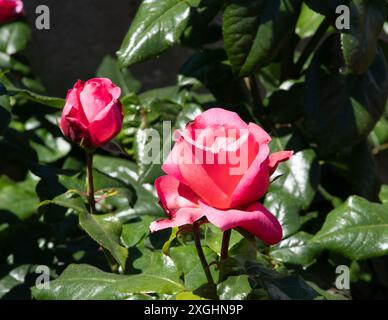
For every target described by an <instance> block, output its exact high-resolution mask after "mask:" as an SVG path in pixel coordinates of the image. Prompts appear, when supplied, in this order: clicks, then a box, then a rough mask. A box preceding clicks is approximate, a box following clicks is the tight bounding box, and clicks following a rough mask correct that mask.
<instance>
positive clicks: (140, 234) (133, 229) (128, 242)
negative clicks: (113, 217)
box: [120, 216, 155, 248]
mask: <svg viewBox="0 0 388 320" xmlns="http://www.w3.org/2000/svg"><path fill="white" fill-rule="evenodd" d="M154 220H155V218H153V217H147V216H145V217H141V218H140V220H139V221H135V222H131V223H127V224H124V225H123V230H122V233H121V238H120V239H121V242H122V243H123V244H124V245H125V246H126V247H127V248H131V247H133V246H135V245H137V244H138V243H139V242H140V241H141V240H142V239H143V238H144V237H145V236H146V235H148V234H149V232H150V224H151V222H152V221H154Z"/></svg>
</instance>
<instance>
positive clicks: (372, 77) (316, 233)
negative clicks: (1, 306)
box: [0, 0, 388, 300]
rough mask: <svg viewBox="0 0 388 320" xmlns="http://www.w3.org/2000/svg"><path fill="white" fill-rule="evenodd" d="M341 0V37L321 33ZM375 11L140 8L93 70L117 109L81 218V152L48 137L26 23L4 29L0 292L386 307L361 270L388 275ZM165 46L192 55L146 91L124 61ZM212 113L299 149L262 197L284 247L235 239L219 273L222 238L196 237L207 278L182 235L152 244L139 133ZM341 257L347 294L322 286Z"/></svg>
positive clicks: (369, 6)
mask: <svg viewBox="0 0 388 320" xmlns="http://www.w3.org/2000/svg"><path fill="white" fill-rule="evenodd" d="M342 3H346V4H348V5H349V6H350V9H351V29H350V30H343V31H339V30H337V29H336V28H335V25H334V23H335V19H336V14H335V8H336V6H337V5H339V4H342ZM384 3H385V2H383V1H374V0H348V1H337V0H330V1H322V0H319V1H316V0H304V1H302V0H231V1H221V0H185V1H181V0H157V1H156V0H146V1H143V2H142V3H141V5H140V8H139V9H138V11H137V14H136V17H135V19H134V21H133V22H132V25H131V26H130V28H129V31H128V34H127V35H126V37H125V39H124V41H123V44H122V46H121V48H120V50H119V51H118V53H117V59H116V58H115V57H112V56H107V57H106V58H105V59H104V60H103V61H102V63H101V65H100V67H99V68H98V70H97V71H96V75H98V76H100V77H109V78H111V79H112V80H113V82H115V83H116V84H117V85H119V86H120V87H121V88H122V92H123V95H122V98H121V101H122V103H123V105H124V110H125V118H124V126H123V130H122V132H121V133H120V134H119V136H118V137H117V139H116V141H114V142H112V143H111V144H109V145H107V146H105V147H104V148H103V149H101V150H99V151H98V155H96V157H95V161H94V170H95V172H94V174H95V184H96V197H97V199H98V203H97V210H98V215H90V214H89V213H88V212H87V205H86V197H85V172H84V170H85V169H84V168H85V162H84V158H83V154H82V152H81V150H80V149H79V148H77V147H75V146H71V145H70V144H69V143H68V142H67V141H66V140H65V139H64V138H63V137H62V135H61V132H60V130H59V128H58V126H57V118H58V116H59V114H58V113H59V112H60V110H61V108H62V107H63V105H64V100H63V99H62V98H56V97H48V96H47V95H45V90H44V87H43V86H42V84H41V83H40V82H39V81H38V80H37V79H36V78H35V77H34V76H33V74H32V72H31V68H30V67H29V66H28V63H26V62H25V61H26V59H25V57H23V50H24V49H25V47H26V45H27V43H28V42H29V40H30V33H31V32H30V30H29V27H28V25H27V24H26V22H24V21H17V22H12V23H8V24H4V25H1V26H0V154H1V159H0V170H1V176H0V273H1V275H0V297H1V298H4V299H11V298H27V299H28V298H30V297H31V293H32V297H33V298H34V299H142V300H143V299H145V300H147V299H344V298H346V297H347V298H348V297H353V298H365V297H364V296H362V295H360V293H359V292H358V291H357V290H354V288H357V286H358V285H359V284H360V283H362V284H363V285H367V286H369V287H370V288H372V289H373V290H374V292H375V296H376V297H381V296H385V297H387V296H388V287H387V283H388V279H386V278H384V277H386V273H383V272H380V269H379V268H381V267H378V264H377V263H375V262H376V260H375V258H377V257H380V260H379V262H380V264H379V265H380V266H381V264H383V265H384V266H385V268H386V267H387V265H388V260H387V253H388V249H387V248H388V231H387V230H388V228H387V226H388V208H387V203H388V196H387V195H388V191H387V190H388V186H386V185H382V183H381V181H380V180H379V178H378V173H377V167H376V163H375V156H376V155H379V154H381V153H383V152H384V149H386V146H387V143H388V104H387V95H388V68H387V62H386V59H387V57H388V44H387V42H386V40H385V42H384V37H380V35H381V34H384V32H383V25H384V22H385V21H388V20H387V16H386V15H385V11H386V10H387V4H386V3H385V4H384ZM385 23H387V22H385ZM386 38H387V35H386V34H385V39H386ZM174 45H181V46H185V47H189V48H192V49H194V53H193V55H192V56H191V57H190V58H189V59H188V60H187V62H186V63H185V64H184V65H183V66H182V69H181V71H180V74H179V75H178V76H177V84H176V85H175V86H172V87H165V88H158V89H154V90H150V91H142V89H141V83H140V82H139V81H138V80H136V79H135V78H134V77H133V75H132V74H131V72H130V70H129V69H128V67H130V66H132V65H133V64H136V63H139V62H142V61H145V60H148V59H152V58H156V57H157V56H159V55H160V54H162V53H163V52H164V51H166V50H168V49H169V48H171V47H172V46H174ZM214 105H219V106H222V107H224V108H226V109H230V110H233V111H236V112H237V113H238V114H239V115H240V116H241V117H243V118H244V120H246V121H250V122H256V123H258V124H260V125H261V126H262V127H263V128H265V129H266V130H267V131H269V132H270V133H271V136H272V137H273V139H272V142H271V149H272V150H273V151H279V150H286V149H287V150H294V151H295V156H294V157H293V158H292V160H290V161H288V162H287V163H284V164H282V165H280V166H279V168H278V170H277V172H276V173H275V176H276V178H275V179H274V181H273V182H272V183H271V187H270V190H269V192H268V194H267V195H266V196H265V198H264V199H262V200H263V203H264V204H265V206H266V207H267V208H268V209H269V210H270V211H271V212H273V213H274V214H275V215H276V216H277V218H278V219H279V221H280V222H281V224H282V226H283V229H284V238H283V240H282V242H280V243H279V244H278V245H275V246H272V247H267V246H265V245H264V244H263V243H262V242H260V241H259V240H257V239H256V240H255V239H252V238H251V237H249V235H246V234H244V233H243V232H242V234H240V233H239V231H241V230H233V232H232V239H231V242H230V254H229V257H228V259H227V260H225V261H223V262H222V263H220V262H219V259H220V246H221V237H222V233H221V231H220V230H217V229H216V228H214V227H212V226H210V225H203V226H202V227H201V232H202V244H203V247H204V252H205V256H206V258H207V260H208V262H209V263H211V272H212V274H213V276H214V278H215V280H216V284H215V285H209V284H207V281H206V277H205V274H204V272H203V270H202V267H201V264H200V261H199V259H198V256H197V254H196V252H195V247H194V244H193V239H192V236H191V234H190V233H187V232H177V230H167V231H163V232H158V233H155V234H150V233H149V224H150V222H152V221H153V220H155V219H159V218H161V217H163V216H164V213H163V210H162V209H161V208H160V206H159V205H158V199H157V197H156V195H155V191H154V189H153V182H154V180H155V179H156V178H157V177H158V176H160V175H161V174H162V171H161V168H160V162H161V161H162V160H163V154H162V152H161V153H160V154H158V156H157V158H155V161H154V163H152V164H149V163H146V162H145V161H144V154H145V152H146V151H145V150H144V144H145V142H146V140H145V139H146V137H147V130H149V129H150V128H156V129H157V130H158V131H159V132H162V130H163V127H162V124H163V121H172V123H173V127H174V128H181V127H182V126H184V125H185V123H187V122H188V121H190V120H192V119H193V118H194V117H195V116H196V115H198V114H199V113H200V112H201V111H202V110H204V109H206V108H209V107H211V106H214ZM168 142H170V141H167V142H165V141H164V142H163V141H160V143H161V147H162V150H163V147H164V143H168ZM340 264H346V265H349V266H351V271H352V272H351V282H352V290H350V291H349V292H348V291H342V292H339V291H338V290H337V289H335V277H336V274H335V268H336V266H337V265H340ZM37 265H47V266H48V267H49V268H50V270H51V272H50V276H51V279H52V281H51V285H50V288H44V289H39V288H38V287H36V286H35V279H36V278H37V276H38V275H39V273H37V272H36V266H37ZM219 269H222V271H223V272H222V274H221V276H220V278H219V279H217V276H218V274H219V273H218V271H219ZM355 270H356V271H355ZM31 288H32V290H31ZM373 297H374V296H368V298H373Z"/></svg>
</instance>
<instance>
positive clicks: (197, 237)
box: [193, 222, 214, 284]
mask: <svg viewBox="0 0 388 320" xmlns="http://www.w3.org/2000/svg"><path fill="white" fill-rule="evenodd" d="M193 235H194V242H195V247H196V249H197V253H198V257H199V260H201V264H202V268H203V271H205V274H206V279H207V281H208V283H209V284H214V281H213V277H212V274H211V272H210V268H209V265H208V263H207V261H206V258H205V254H204V253H203V250H202V246H201V239H200V235H199V225H198V222H194V224H193Z"/></svg>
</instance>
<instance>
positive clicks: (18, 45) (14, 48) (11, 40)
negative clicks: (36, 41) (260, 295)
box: [0, 22, 31, 55]
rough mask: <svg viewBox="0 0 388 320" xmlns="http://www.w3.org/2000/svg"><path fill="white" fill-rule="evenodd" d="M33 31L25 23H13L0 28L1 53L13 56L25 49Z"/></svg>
mask: <svg viewBox="0 0 388 320" xmlns="http://www.w3.org/2000/svg"><path fill="white" fill-rule="evenodd" d="M30 37H31V30H30V28H29V27H28V25H27V24H26V23H24V22H13V23H8V24H5V25H2V26H1V27H0V51H2V52H4V53H6V54H8V55H13V54H15V53H17V52H20V51H22V50H24V49H25V47H26V46H27V43H28V41H29V40H30Z"/></svg>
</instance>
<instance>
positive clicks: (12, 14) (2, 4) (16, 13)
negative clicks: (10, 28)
mask: <svg viewBox="0 0 388 320" xmlns="http://www.w3.org/2000/svg"><path fill="white" fill-rule="evenodd" d="M23 14H24V11H23V2H22V1H21V0H0V23H5V22H10V21H12V20H15V19H16V18H19V17H21V16H22V15H23Z"/></svg>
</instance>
